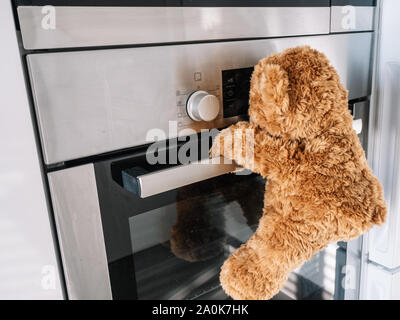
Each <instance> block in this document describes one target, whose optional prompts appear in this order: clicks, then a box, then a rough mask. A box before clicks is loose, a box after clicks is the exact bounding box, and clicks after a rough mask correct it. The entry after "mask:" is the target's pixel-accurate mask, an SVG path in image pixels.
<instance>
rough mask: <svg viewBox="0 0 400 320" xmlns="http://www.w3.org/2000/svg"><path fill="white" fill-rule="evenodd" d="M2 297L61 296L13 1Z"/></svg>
mask: <svg viewBox="0 0 400 320" xmlns="http://www.w3.org/2000/svg"><path fill="white" fill-rule="evenodd" d="M0 43H1V49H0V299H61V298H63V290H62V288H61V283H60V276H59V267H58V265H57V258H56V254H55V248H54V241H53V236H52V232H51V226H50V220H49V214H48V208H47V204H46V199H45V193H44V187H43V182H42V176H41V172H40V164H39V160H38V155H37V149H36V144H35V138H34V131H33V127H32V122H31V117H30V111H29V104H28V99H27V93H26V88H25V84H24V78H23V71H22V66H21V61H20V58H19V51H18V43H17V39H16V32H15V28H14V21H13V16H12V9H11V1H10V0H7V1H5V0H1V1H0Z"/></svg>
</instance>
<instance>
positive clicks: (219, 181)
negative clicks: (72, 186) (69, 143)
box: [94, 149, 346, 299]
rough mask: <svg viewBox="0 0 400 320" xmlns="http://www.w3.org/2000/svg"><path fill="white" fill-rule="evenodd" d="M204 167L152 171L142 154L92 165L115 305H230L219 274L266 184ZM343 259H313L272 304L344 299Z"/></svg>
mask: <svg viewBox="0 0 400 320" xmlns="http://www.w3.org/2000/svg"><path fill="white" fill-rule="evenodd" d="M166 150H167V149H166ZM207 150H208V149H207ZM163 152H165V156H166V157H165V158H167V157H168V155H169V152H168V151H163ZM161 158H163V157H161ZM168 162H169V161H167V163H168ZM201 166H202V165H201V164H200V165H199V166H196V165H194V164H193V163H191V164H189V165H182V164H179V165H149V164H148V163H147V158H146V152H145V151H142V152H138V153H136V154H133V155H127V156H121V157H119V158H113V159H108V160H102V161H99V162H97V163H95V165H94V168H95V176H96V183H97V190H98V199H99V204H100V211H101V220H102V226H103V232H104V240H105V248H106V254H107V263H108V271H109V278H110V283H111V291H112V296H113V298H114V299H227V298H229V297H227V296H226V295H225V294H224V292H223V290H222V289H221V287H220V283H219V272H220V268H221V266H222V264H223V262H224V261H225V260H226V259H227V258H228V256H229V255H230V254H232V253H233V252H234V251H235V250H236V249H237V248H238V247H239V246H240V245H241V244H243V243H245V242H246V241H247V240H248V238H249V237H250V236H251V235H252V234H253V233H254V231H255V230H256V228H257V224H258V220H259V218H260V217H261V214H262V209H263V202H264V193H265V183H266V181H265V180H264V179H262V178H261V177H260V176H258V175H255V174H247V175H246V174H222V173H223V172H225V171H226V172H227V171H229V170H231V169H232V168H230V167H229V166H228V167H227V168H225V169H223V170H222V171H217V172H213V171H212V170H211V171H210V168H213V167H212V166H211V167H209V166H207V165H205V166H204V167H201ZM214 167H215V166H214ZM199 168H200V169H199ZM218 168H220V167H219V166H218ZM218 170H221V169H218ZM224 170H225V171H224ZM220 174H222V175H220ZM182 181H183V182H182ZM188 181H192V182H191V183H188ZM267 197H268V195H267ZM342 251H343V249H341V248H340V247H339V249H338V246H337V245H336V244H332V245H331V246H329V247H328V248H327V249H326V250H324V251H322V252H320V253H318V254H316V255H315V257H314V258H313V259H312V260H311V261H308V262H306V263H305V264H304V265H303V266H301V268H299V269H298V270H296V271H295V272H293V273H292V274H291V275H290V276H289V279H288V281H287V283H286V284H285V287H284V288H283V289H282V291H281V293H280V294H279V295H278V296H277V297H275V299H289V298H290V299H333V298H338V299H342V298H343V285H342V283H343V274H342V270H343V266H344V264H346V262H345V259H343V257H342V256H343V252H342Z"/></svg>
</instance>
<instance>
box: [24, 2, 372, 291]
mask: <svg viewBox="0 0 400 320" xmlns="http://www.w3.org/2000/svg"><path fill="white" fill-rule="evenodd" d="M227 2H229V5H227V6H226V3H227ZM356 2H357V1H356ZM16 3H17V6H18V9H17V12H18V17H19V24H20V28H21V35H22V44H23V47H24V53H25V56H26V61H27V71H28V76H29V80H30V86H31V89H32V97H33V105H34V109H35V113H36V119H37V123H38V130H39V135H40V140H41V146H42V151H43V158H44V169H45V170H46V172H47V178H48V181H49V186H50V197H51V201H52V204H53V211H54V216H55V221H56V227H57V235H58V239H59V243H60V247H61V248H60V249H61V254H62V263H63V267H64V275H65V282H66V288H67V291H68V297H69V298H71V299H111V298H114V299H129V298H138V299H149V298H156V299H207V298H227V297H226V296H225V294H224V293H223V292H222V291H221V289H220V286H219V278H218V277H219V268H220V266H221V265H222V263H223V261H224V260H225V259H226V258H227V257H228V255H229V254H231V253H232V252H233V251H234V250H235V249H236V248H237V247H238V246H240V245H241V244H242V243H244V242H246V240H247V239H248V238H249V236H250V235H251V234H252V233H253V232H254V230H255V228H256V227H257V221H258V219H259V217H260V214H261V212H262V207H263V201H264V189H265V188H264V186H265V181H264V180H263V179H262V178H260V177H259V176H256V175H253V174H248V173H247V172H245V173H244V172H240V168H236V166H235V165H234V164H216V163H209V162H207V161H206V160H205V159H206V158H207V157H208V149H206V150H202V148H201V147H200V148H198V150H200V151H199V152H188V151H187V150H186V149H185V148H187V146H188V144H189V145H190V144H191V145H193V144H197V145H203V144H204V143H206V142H207V143H208V142H209V141H210V140H211V139H212V137H213V134H215V132H216V131H215V129H221V128H223V127H226V126H228V125H230V124H232V123H235V122H237V121H239V120H241V119H246V117H247V108H248V91H249V80H250V77H251V73H252V68H253V66H254V65H255V64H256V63H257V62H258V60H259V59H261V58H263V57H265V56H267V55H269V54H272V53H275V52H279V51H281V50H284V49H285V48H288V47H293V46H297V45H310V46H312V47H314V48H316V49H318V50H321V51H323V52H325V53H326V55H327V56H328V57H329V59H331V61H332V63H333V65H334V66H335V67H336V68H337V70H338V72H339V74H340V76H341V78H342V80H343V82H344V84H345V86H346V87H347V88H348V89H349V99H350V100H351V105H353V104H354V105H356V106H357V109H356V110H357V111H355V115H356V118H357V117H358V118H360V116H359V115H364V116H363V117H361V118H363V119H364V120H366V119H367V117H368V116H365V114H367V113H365V111H363V110H366V109H359V108H360V106H362V105H363V104H365V105H366V106H365V108H367V105H368V97H369V95H370V76H371V67H370V65H371V57H372V45H373V38H374V33H373V12H374V7H373V3H372V1H371V2H369V1H360V3H358V4H357V3H356V7H355V8H356V12H357V13H359V16H360V17H363V19H362V21H359V23H358V24H355V25H354V29H353V30H350V31H349V30H348V29H346V28H344V27H343V26H342V25H341V24H340V19H339V18H340V12H342V11H340V10H339V9H340V6H342V5H343V1H338V2H335V1H279V7H277V3H278V1H226V2H224V3H225V5H223V3H222V1H146V2H143V1H121V0H120V1H106V0H103V1H62V0H60V1H39V0H31V1H27V0H17V1H16ZM93 3H95V4H96V5H94V4H93ZM352 3H354V1H352ZM44 4H50V5H54V7H53V8H55V10H54V13H55V15H56V16H55V17H56V20H55V21H56V27H55V28H54V29H52V28H51V24H49V29H46V28H43V25H42V23H43V20H42V19H43V17H46V19H51V16H47V15H49V14H50V15H51V13H52V12H53V11H52V10H49V8H47V9H46V10H47V11H46V10H44V11H43V7H42V5H44ZM334 4H337V5H336V6H335V5H334ZM331 5H334V6H331ZM338 15H339V17H338ZM45 21H47V22H48V20H45ZM361 22H362V23H361ZM342 27H343V28H344V29H343V28H342ZM341 28H342V29H341ZM360 110H361V111H360ZM364 122H365V121H364ZM365 128H366V127H364V130H365ZM204 129H210V130H211V132H210V134H204V132H202V130H204ZM212 129H214V130H212ZM155 132H157V133H158V134H157V135H155V134H154V133H155ZM156 136H157V137H156ZM154 142H156V144H155V145H154ZM154 146H156V147H154ZM194 149H195V148H194ZM179 152H182V153H185V154H186V155H187V156H186V157H184V159H185V160H184V161H182V160H180V161H177V160H176V157H175V156H174V154H177V153H178V154H179ZM149 155H150V158H151V157H153V158H161V159H165V160H166V161H164V162H162V163H153V162H151V161H149ZM206 162H207V163H206ZM234 170H239V172H237V173H236V174H232V173H230V172H232V171H234ZM267 196H268V195H267ZM338 248H339V250H342V251H340V252H342V255H343V254H344V255H346V251H345V246H342V249H340V248H341V247H340V246H339V247H338V246H336V245H334V246H332V248H328V249H327V250H325V251H324V252H322V253H321V254H319V255H318V256H316V257H315V258H314V259H313V260H312V261H310V262H308V263H306V264H305V265H304V266H303V267H302V268H301V269H299V270H296V272H294V273H293V275H292V276H291V277H290V279H289V281H288V283H287V286H286V287H285V289H284V290H283V292H282V293H281V295H280V296H279V297H280V298H283V297H286V298H288V297H290V298H333V297H336V298H340V297H341V296H340V295H341V294H342V291H343V290H344V289H345V288H343V286H342V285H341V283H340V282H341V281H340V279H341V278H340V277H341V266H340V265H336V264H337V263H338V261H339V260H338V259H336V256H337V255H338V253H337V252H339V251H337V249H338ZM340 261H345V260H343V259H342V260H340ZM344 264H345V262H344ZM327 275H328V276H327ZM342 295H343V294H342Z"/></svg>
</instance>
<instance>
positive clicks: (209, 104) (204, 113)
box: [186, 91, 219, 121]
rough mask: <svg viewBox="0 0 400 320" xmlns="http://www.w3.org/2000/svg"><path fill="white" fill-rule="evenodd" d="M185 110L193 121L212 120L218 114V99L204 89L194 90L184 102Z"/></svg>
mask: <svg viewBox="0 0 400 320" xmlns="http://www.w3.org/2000/svg"><path fill="white" fill-rule="evenodd" d="M186 111H187V113H188V115H189V117H190V118H191V119H192V120H194V121H212V120H214V119H215V118H216V117H217V116H218V113H219V100H218V98H217V97H216V96H214V95H212V94H208V93H207V92H205V91H195V92H193V93H192V94H191V95H190V97H189V99H188V101H187V103H186Z"/></svg>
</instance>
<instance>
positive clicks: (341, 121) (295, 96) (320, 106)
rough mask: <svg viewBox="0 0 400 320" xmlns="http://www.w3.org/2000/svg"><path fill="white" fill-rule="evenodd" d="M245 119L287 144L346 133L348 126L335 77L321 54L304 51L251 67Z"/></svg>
mask: <svg viewBox="0 0 400 320" xmlns="http://www.w3.org/2000/svg"><path fill="white" fill-rule="evenodd" d="M249 115H250V121H251V122H253V123H255V124H257V125H258V126H259V127H261V128H263V129H265V130H266V131H267V132H268V133H269V134H271V135H274V136H280V137H285V138H289V139H305V138H313V137H315V136H317V135H319V134H321V133H322V132H325V131H327V130H336V131H338V130H351V123H352V122H351V121H352V119H351V115H350V112H349V110H348V108H347V90H345V88H344V87H343V85H342V84H341V82H340V78H339V75H338V74H337V72H336V70H335V69H334V68H333V67H332V66H331V65H330V63H329V61H328V59H327V58H326V56H325V55H324V54H322V53H320V52H318V51H317V50H314V49H311V48H310V47H308V46H303V47H297V48H292V49H288V50H286V51H284V52H282V53H279V54H273V55H271V56H269V57H267V58H265V59H262V60H261V61H260V62H259V63H258V64H257V65H256V67H255V69H254V72H253V75H252V79H251V90H250V108H249ZM336 133H337V132H336Z"/></svg>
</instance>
